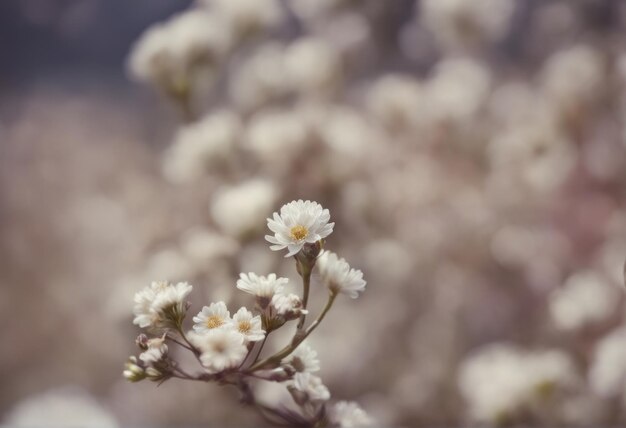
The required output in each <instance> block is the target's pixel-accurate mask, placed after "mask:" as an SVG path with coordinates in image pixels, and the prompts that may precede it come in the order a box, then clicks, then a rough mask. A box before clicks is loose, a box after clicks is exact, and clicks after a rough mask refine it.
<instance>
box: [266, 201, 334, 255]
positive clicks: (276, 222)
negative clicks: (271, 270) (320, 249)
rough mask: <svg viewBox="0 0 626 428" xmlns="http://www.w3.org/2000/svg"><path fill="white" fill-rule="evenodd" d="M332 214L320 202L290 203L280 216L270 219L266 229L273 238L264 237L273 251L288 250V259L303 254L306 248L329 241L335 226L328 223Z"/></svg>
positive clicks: (269, 236) (275, 215) (281, 210)
mask: <svg viewBox="0 0 626 428" xmlns="http://www.w3.org/2000/svg"><path fill="white" fill-rule="evenodd" d="M329 220H330V213H329V212H328V210H327V209H323V208H322V206H321V205H320V204H318V203H317V202H311V201H302V200H301V199H300V200H298V201H293V202H289V203H288V204H286V205H283V206H282V207H281V209H280V215H279V214H278V213H274V216H273V218H268V219H267V227H269V229H270V230H271V231H272V232H274V236H272V235H265V239H266V240H267V241H268V242H270V243H271V244H274V245H272V246H270V248H271V249H272V250H274V251H279V250H282V249H284V248H287V251H288V252H287V255H286V256H285V257H289V256H293V255H295V254H297V253H298V252H300V250H301V249H302V247H303V246H304V244H314V243H316V242H317V241H319V240H321V239H324V238H326V237H327V236H328V235H330V234H331V233H332V231H333V227H334V226H335V223H329V222H328V221H329Z"/></svg>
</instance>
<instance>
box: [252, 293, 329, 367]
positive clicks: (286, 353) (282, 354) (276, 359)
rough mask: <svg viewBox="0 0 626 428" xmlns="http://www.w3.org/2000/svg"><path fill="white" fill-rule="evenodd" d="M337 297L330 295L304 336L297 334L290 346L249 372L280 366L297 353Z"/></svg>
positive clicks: (260, 362) (255, 365) (258, 363)
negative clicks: (293, 353)
mask: <svg viewBox="0 0 626 428" xmlns="http://www.w3.org/2000/svg"><path fill="white" fill-rule="evenodd" d="M336 297H337V293H330V295H329V296H328V301H327V302H326V306H324V309H322V312H321V313H320V314H319V315H318V317H317V319H316V320H315V321H313V323H312V324H311V325H310V326H309V328H307V329H306V331H304V333H303V334H301V335H298V334H296V336H295V337H294V338H293V340H292V342H291V343H290V344H289V345H287V346H285V347H284V348H283V349H281V350H280V351H278V352H277V353H275V354H274V355H272V356H270V357H267V358H266V359H264V360H261V361H259V362H257V363H255V364H253V365H252V366H251V367H250V368H249V369H248V371H249V372H253V371H256V370H259V369H262V368H265V367H267V366H270V365H273V364H278V363H280V361H281V360H282V359H283V358H285V357H287V356H289V354H291V353H292V352H293V351H295V350H296V348H297V347H298V346H299V345H300V343H302V342H303V341H304V339H306V338H307V337H308V336H309V335H310V334H311V333H313V330H315V329H316V328H317V326H318V325H320V323H321V322H322V320H323V319H324V317H325V316H326V314H327V313H328V311H329V310H330V308H331V307H332V306H333V302H334V301H335V298H336Z"/></svg>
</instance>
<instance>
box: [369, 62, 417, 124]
mask: <svg viewBox="0 0 626 428" xmlns="http://www.w3.org/2000/svg"><path fill="white" fill-rule="evenodd" d="M367 106H368V108H369V110H370V111H371V112H372V113H373V114H374V116H375V117H376V118H377V119H378V120H380V121H381V123H383V124H384V125H385V126H387V127H388V128H390V129H392V130H395V129H400V130H413V129H414V128H415V126H416V125H417V124H418V123H419V121H420V119H421V116H422V114H423V112H422V109H423V108H425V107H426V106H427V104H426V103H425V99H424V97H423V94H422V88H421V86H420V84H419V82H418V81H417V80H416V79H415V78H413V77H411V76H408V75H401V74H389V75H386V76H383V77H381V78H379V79H378V80H377V81H375V82H374V84H373V85H372V87H371V88H370V90H369V92H368V94H367Z"/></svg>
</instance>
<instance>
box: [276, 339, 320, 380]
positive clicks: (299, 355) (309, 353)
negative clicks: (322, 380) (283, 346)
mask: <svg viewBox="0 0 626 428" xmlns="http://www.w3.org/2000/svg"><path fill="white" fill-rule="evenodd" d="M282 362H283V363H286V364H290V365H291V366H292V367H293V368H294V369H295V370H296V372H299V373H304V372H308V373H314V372H318V371H319V370H320V360H319V358H317V352H315V350H314V349H313V348H311V347H310V346H309V345H308V344H307V343H306V342H303V343H301V344H300V345H298V347H297V348H296V350H295V351H293V352H292V353H291V355H289V356H288V357H287V358H285V359H284V360H283V361H282Z"/></svg>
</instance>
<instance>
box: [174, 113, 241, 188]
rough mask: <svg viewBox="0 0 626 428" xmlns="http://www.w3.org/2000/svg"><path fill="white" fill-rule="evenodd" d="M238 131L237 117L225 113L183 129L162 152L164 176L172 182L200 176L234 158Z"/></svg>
mask: <svg viewBox="0 0 626 428" xmlns="http://www.w3.org/2000/svg"><path fill="white" fill-rule="evenodd" d="M241 129H242V125H241V120H240V118H239V116H238V115H237V114H236V113H234V112H231V111H227V110H223V111H218V112H215V113H212V114H210V115H208V116H206V117H204V118H202V119H201V120H199V121H198V122H194V123H192V124H189V125H186V126H184V127H182V128H181V129H180V130H179V131H178V133H177V134H176V137H175V140H174V143H173V144H172V145H171V146H170V148H169V149H168V150H167V152H166V153H165V157H164V163H163V172H164V174H165V176H166V177H167V178H168V179H169V180H170V181H172V182H174V183H183V182H188V181H191V180H195V179H198V178H200V177H202V176H203V175H204V174H206V173H207V172H208V171H209V170H210V168H211V167H215V166H218V165H220V163H223V162H224V161H226V160H227V159H228V158H229V157H230V156H232V155H233V149H234V147H235V144H236V143H237V141H238V138H239V135H240V133H241Z"/></svg>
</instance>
